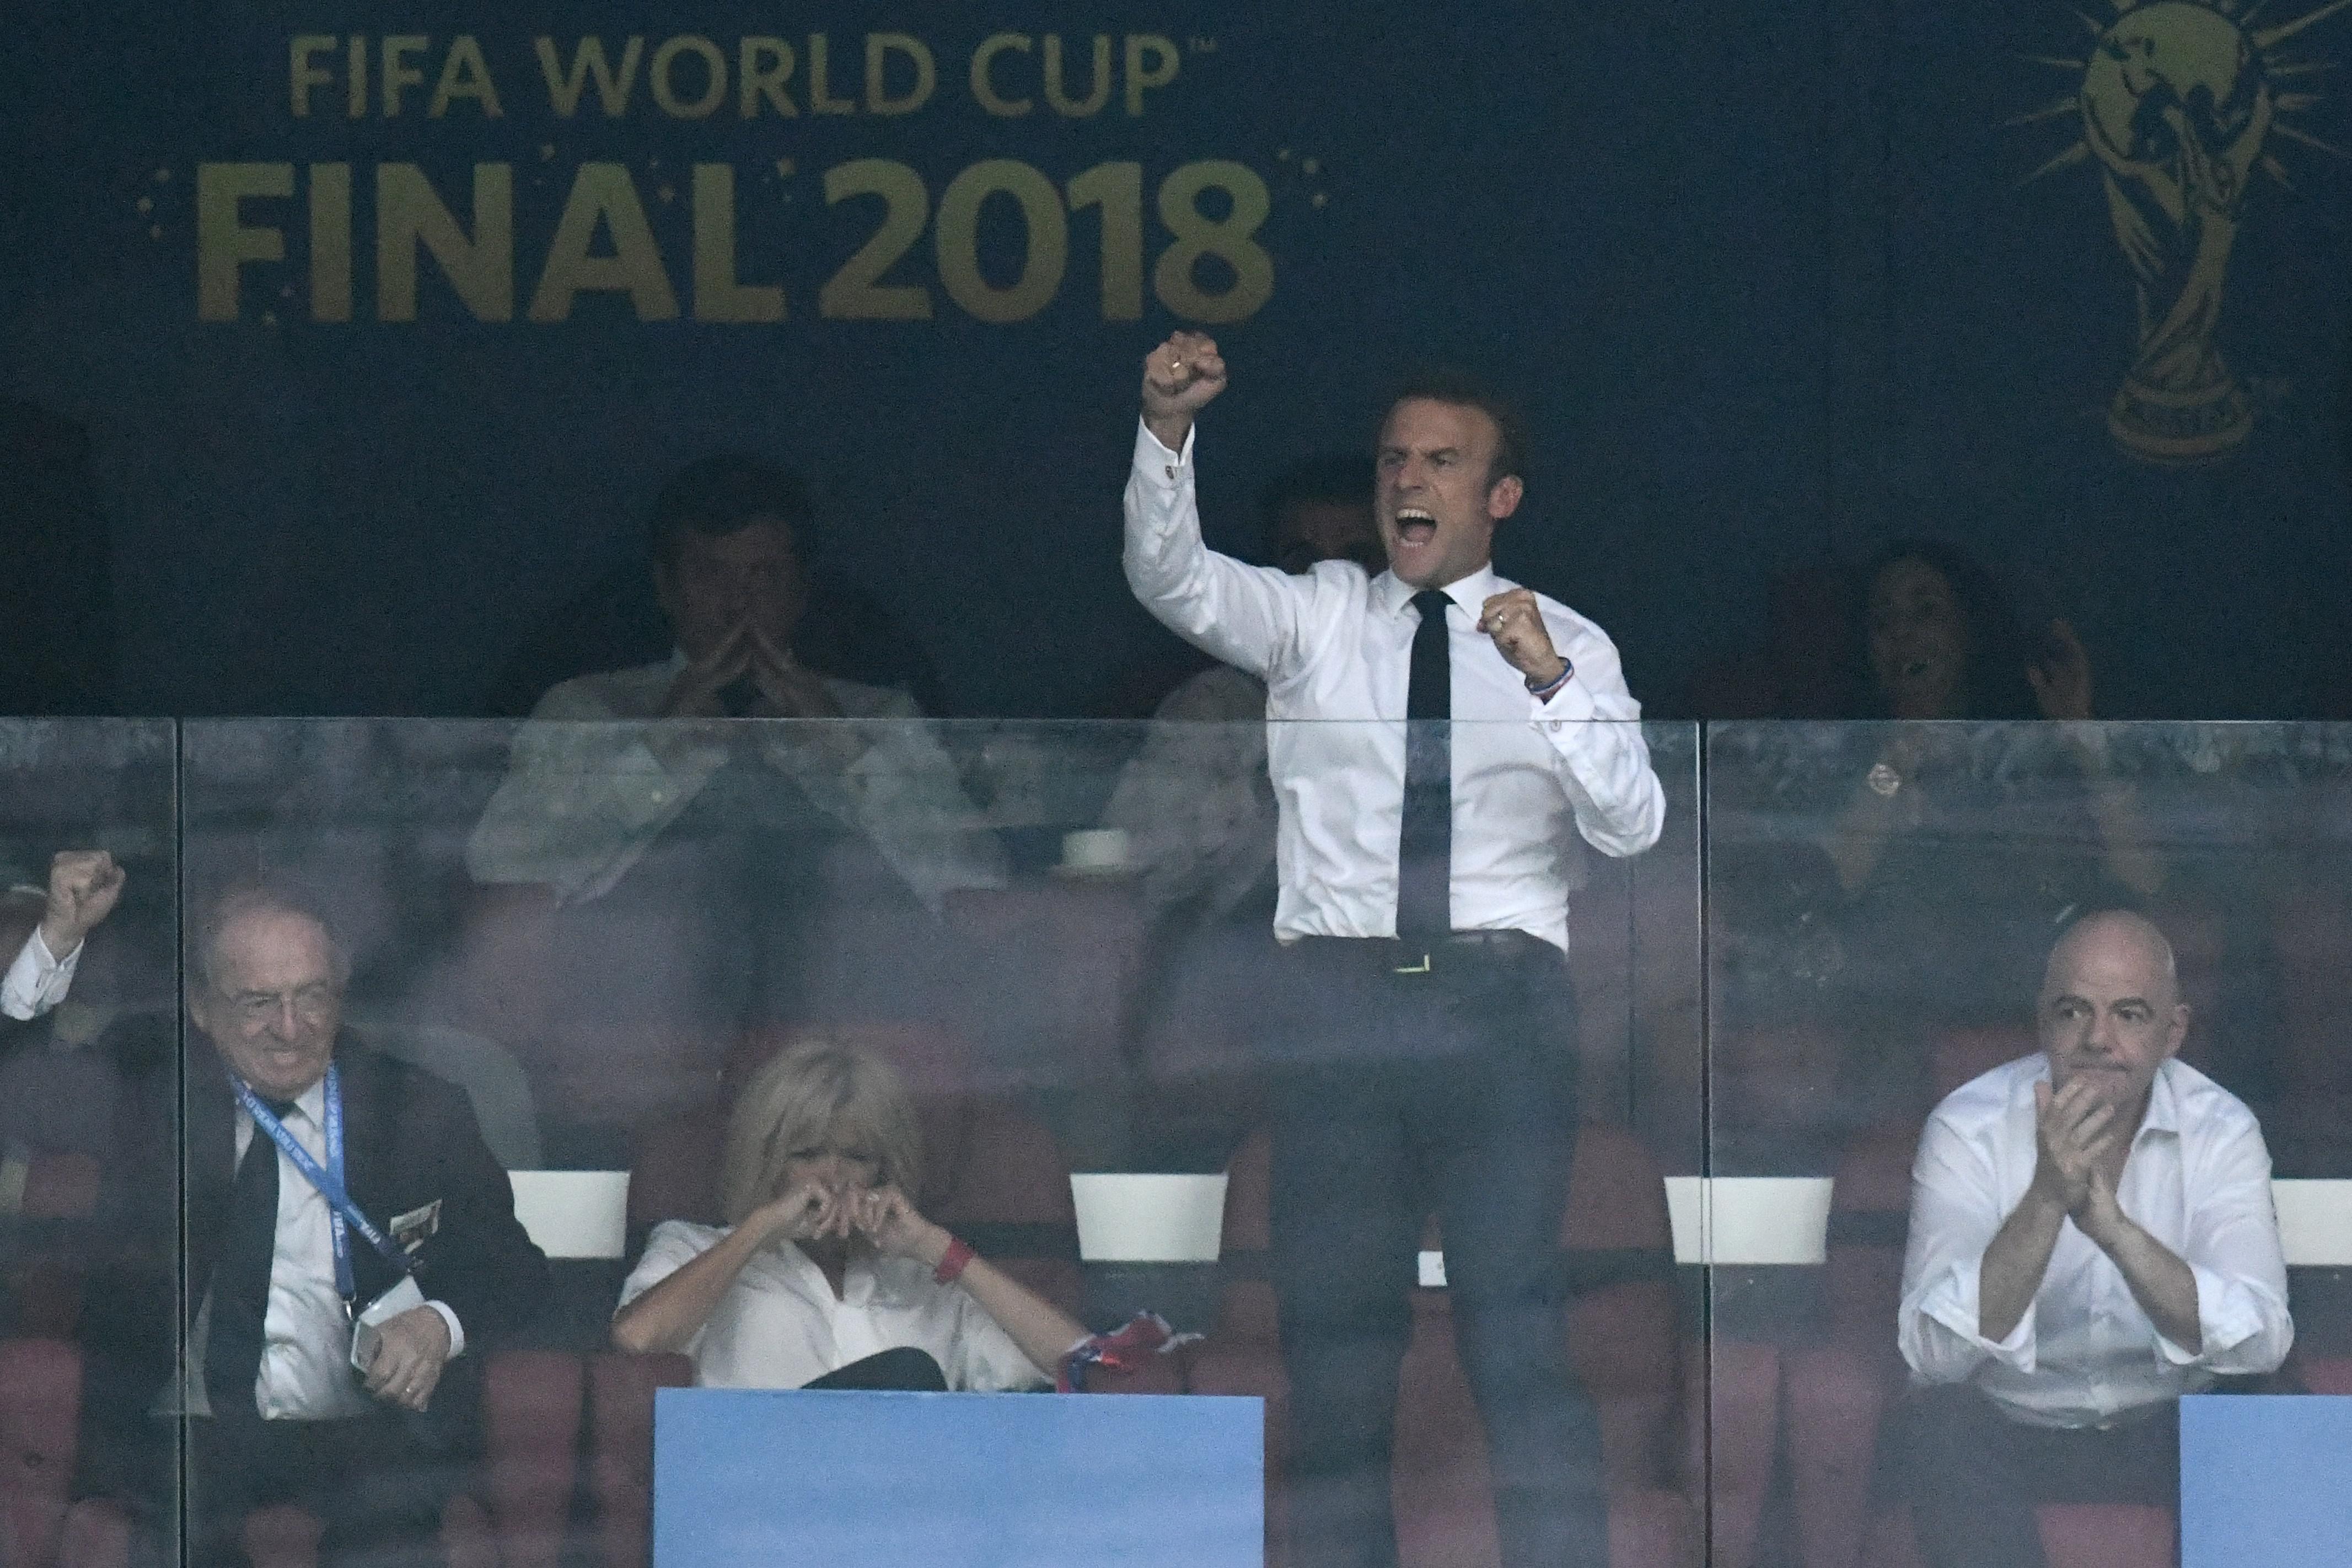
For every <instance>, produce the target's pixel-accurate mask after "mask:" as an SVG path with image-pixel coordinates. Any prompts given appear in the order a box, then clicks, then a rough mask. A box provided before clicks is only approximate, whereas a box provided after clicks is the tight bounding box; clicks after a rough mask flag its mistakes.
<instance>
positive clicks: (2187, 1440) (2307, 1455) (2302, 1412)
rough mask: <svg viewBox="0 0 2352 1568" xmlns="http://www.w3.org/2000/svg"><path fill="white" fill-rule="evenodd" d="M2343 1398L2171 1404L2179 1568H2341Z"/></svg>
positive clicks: (2238, 1398) (2349, 1449)
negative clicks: (2245, 1566)
mask: <svg viewBox="0 0 2352 1568" xmlns="http://www.w3.org/2000/svg"><path fill="white" fill-rule="evenodd" d="M2347 1455H2352V1398H2330V1397H2321V1396H2315V1395H2311V1394H2297V1395H2291V1396H2290V1395H2254V1394H2236V1395H2227V1396H2223V1395H2214V1394H2205V1395H2199V1396H2196V1397H2192V1398H2189V1399H2184V1400H2182V1401H2181V1402H2180V1568H2239V1564H2242V1563H2261V1564H2262V1565H2263V1568H2342V1565H2343V1564H2344V1563H2345V1562H2347V1552H2352V1487H2347V1486H2346V1485H2345V1478H2346V1475H2347V1469H2346V1463H2347V1460H2346V1456H2347Z"/></svg>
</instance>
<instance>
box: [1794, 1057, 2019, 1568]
mask: <svg viewBox="0 0 2352 1568" xmlns="http://www.w3.org/2000/svg"><path fill="white" fill-rule="evenodd" d="M2012 1042H2013V1037H2002V1036H2001V1035H2000V1034H1999V1033H1998V1032H1994V1031H1959V1030H1955V1031H1952V1032H1951V1033H1949V1034H1948V1035H1947V1036H1946V1037H1944V1039H1943V1040H1942V1041H1941V1042H1939V1044H1938V1047H1937V1077H1938V1078H1939V1079H1941V1078H1942V1077H1944V1076H1946V1075H1948V1074H1954V1073H1968V1074H1969V1076H1973V1071H1972V1069H1974V1068H1975V1067H1976V1063H1977V1062H1978V1061H1979V1060H1982V1059H1983V1058H1989V1057H1993V1056H1997V1055H1999V1054H2000V1053H2001V1052H2003V1051H2005V1050H2006V1049H2007V1048H2008V1046H2009V1044H2011V1043H2012ZM2002 1059H2007V1058H2005V1057H2004V1058H2002ZM1961 1081H1965V1079H1962V1080H1961ZM1918 1142H1919V1126H1918V1123H1916V1122H1913V1121H1896V1122H1892V1123H1888V1124H1885V1125H1883V1126H1880V1127H1875V1128H1873V1129H1871V1130H1870V1131H1866V1132H1864V1133H1863V1134H1861V1135H1860V1136H1859V1137H1857V1138H1856V1139H1855V1140H1854V1142H1853V1144H1852V1145H1851V1146H1850V1147H1849V1149H1848V1150H1847V1152H1846V1155H1845V1158H1844V1159H1843V1160H1842V1161H1841V1162H1840V1163H1839V1164H1838V1170H1837V1177H1836V1183H1835V1186H1834V1188H1833V1189H1832V1196H1831V1200H1830V1232H1829V1258H1828V1265H1827V1268H1826V1269H1825V1270H1824V1275H1825V1279H1824V1289H1825V1294H1826V1298H1827V1306H1828V1310H1829V1342H1828V1343H1826V1344H1824V1345H1819V1346H1813V1347H1809V1348H1806V1349H1802V1350H1796V1351H1791V1352H1790V1353H1789V1357H1788V1378H1787V1405H1788V1418H1787V1422H1788V1452H1789V1472H1790V1492H1791V1496H1792V1498H1793V1500H1794V1502H1795V1511H1796V1528H1797V1539H1798V1543H1799V1547H1800V1550H1801V1558H1802V1561H1803V1563H1805V1568H1856V1565H1857V1564H1859V1563H1865V1562H1874V1561H1875V1560H1876V1559H1875V1558H1874V1557H1871V1556H1865V1555H1864V1542H1865V1540H1866V1538H1867V1537H1868V1535H1869V1532H1870V1528H1871V1521H1870V1517H1869V1510H1870V1480H1871V1474H1872V1470H1873V1468H1874V1463H1875V1456H1876V1452H1877V1446H1878V1424H1879V1418H1880V1416H1881V1415H1882V1414H1883V1413H1884V1411H1885V1408H1886V1406H1887V1405H1889V1404H1890V1403H1891V1402H1892V1401H1893V1400H1894V1398H1895V1395H1896V1394H1898V1393H1899V1392H1900V1391H1901V1389H1902V1386H1903V1365H1902V1358H1901V1356H1900V1355H1899V1354H1898V1353H1897V1352H1896V1350H1895V1309H1896V1308H1897V1307H1898V1306H1899V1305H1900V1304H1901V1300H1902V1287H1903V1244H1904V1235H1905V1232H1906V1228H1907V1227H1908V1225H1909V1221H1910V1214H1911V1160H1912V1154H1913V1152H1914V1151H1915V1150H1916V1148H1917V1146H1918Z"/></svg>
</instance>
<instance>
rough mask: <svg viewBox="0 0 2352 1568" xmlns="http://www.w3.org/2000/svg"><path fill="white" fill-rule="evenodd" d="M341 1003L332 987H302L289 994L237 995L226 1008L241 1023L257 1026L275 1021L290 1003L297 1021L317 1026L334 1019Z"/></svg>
mask: <svg viewBox="0 0 2352 1568" xmlns="http://www.w3.org/2000/svg"><path fill="white" fill-rule="evenodd" d="M339 1001H341V993H340V992H338V991H337V990H336V989H335V987H333V986H331V985H303V986H298V987H297V988H295V989H294V990H292V991H240V992H238V993H237V994H236V995H234V996H232V997H230V998H229V1005H230V1006H232V1007H234V1008H236V1016H238V1017H239V1018H240V1019H242V1020H244V1021H245V1022H246V1023H247V1024H251V1025H255V1026H259V1025H262V1024H267V1023H268V1022H269V1020H270V1019H272V1018H274V1017H276V1016H278V1012H279V1010H280V1009H282V1008H283V1007H285V1006H286V1005H288V1004H289V1003H290V1004H292V1005H293V1008H294V1016H296V1017H297V1018H299V1019H300V1020H301V1021H302V1022H304V1023H306V1024H318V1023H323V1022H325V1021H326V1020H327V1019H328V1018H329V1017H331V1016H332V1015H333V1013H334V1011H335V1004H336V1003H337V1002H339Z"/></svg>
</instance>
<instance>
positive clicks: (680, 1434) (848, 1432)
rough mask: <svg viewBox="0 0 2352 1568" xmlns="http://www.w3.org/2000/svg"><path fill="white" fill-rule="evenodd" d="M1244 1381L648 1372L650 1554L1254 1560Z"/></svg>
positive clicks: (1258, 1445) (673, 1562)
mask: <svg viewBox="0 0 2352 1568" xmlns="http://www.w3.org/2000/svg"><path fill="white" fill-rule="evenodd" d="M779 1562H807V1563H824V1564H825V1568H906V1565H907V1564H908V1563H923V1564H925V1565H926V1568H931V1565H937V1568H998V1565H1003V1568H1104V1565H1106V1564H1117V1565H1118V1568H1263V1565H1264V1563H1265V1404H1264V1402H1263V1401H1261V1400H1257V1399H1232V1398H1206V1397H1172V1396H1171V1397H1155V1396H1150V1395H1125V1396H1117V1397H1111V1396H1095V1397H1068V1398H1065V1397H1055V1396H1051V1395H1045V1394H879V1393H854V1392H849V1391H805V1390H803V1391H765V1390H760V1391H752V1390H739V1389H712V1388H676V1389H670V1388H666V1389H663V1390H662V1391H661V1393H660V1394H659V1396H658V1397H657V1399H656V1402H655V1406H654V1563H655V1564H656V1568H687V1565H688V1564H691V1565H692V1568H732V1565H735V1564H742V1565H744V1568H751V1565H753V1564H758V1565H760V1568H767V1565H768V1564H772V1563H779Z"/></svg>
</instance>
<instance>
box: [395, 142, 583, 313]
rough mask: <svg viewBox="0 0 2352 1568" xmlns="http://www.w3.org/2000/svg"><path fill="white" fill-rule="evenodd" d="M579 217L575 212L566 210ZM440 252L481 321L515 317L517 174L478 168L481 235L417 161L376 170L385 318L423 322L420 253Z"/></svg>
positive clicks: (454, 284) (502, 166) (453, 284)
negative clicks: (460, 219)
mask: <svg viewBox="0 0 2352 1568" xmlns="http://www.w3.org/2000/svg"><path fill="white" fill-rule="evenodd" d="M564 216H565V217H566V218H567V219H568V218H570V216H571V209H570V208H569V207H566V208H565V209H564ZM419 247H422V248H424V249H425V250H428V251H430V252H432V254H433V259H434V260H435V261H436V262H438V263H439V264H440V267H441V272H442V276H444V277H446V278H447V279H449V287H450V288H452V289H456V290H457V298H458V299H459V300H461V301H462V302H463V303H464V304H465V307H466V309H467V310H469V311H471V312H472V313H473V317H474V320H476V321H512V320H514V169H513V166H512V165H511V164H507V163H477V164H475V165H474V233H473V237H471V238H468V237H467V235H466V232H465V230H463V229H461V228H459V227H458V226H457V216H456V215H454V214H452V213H451V212H450V211H449V209H448V207H447V206H446V205H443V203H442V200H441V198H440V196H438V195H436V194H435V192H434V189H433V185H432V182H430V181H429V180H427V179H426V178H425V172H424V171H423V170H422V169H419V168H418V167H417V166H416V165H415V164H414V163H384V164H382V165H380V166H378V168H377V169H376V172H375V313H376V319H377V320H378V321H415V320H416V252H417V250H418V248H419Z"/></svg>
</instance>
